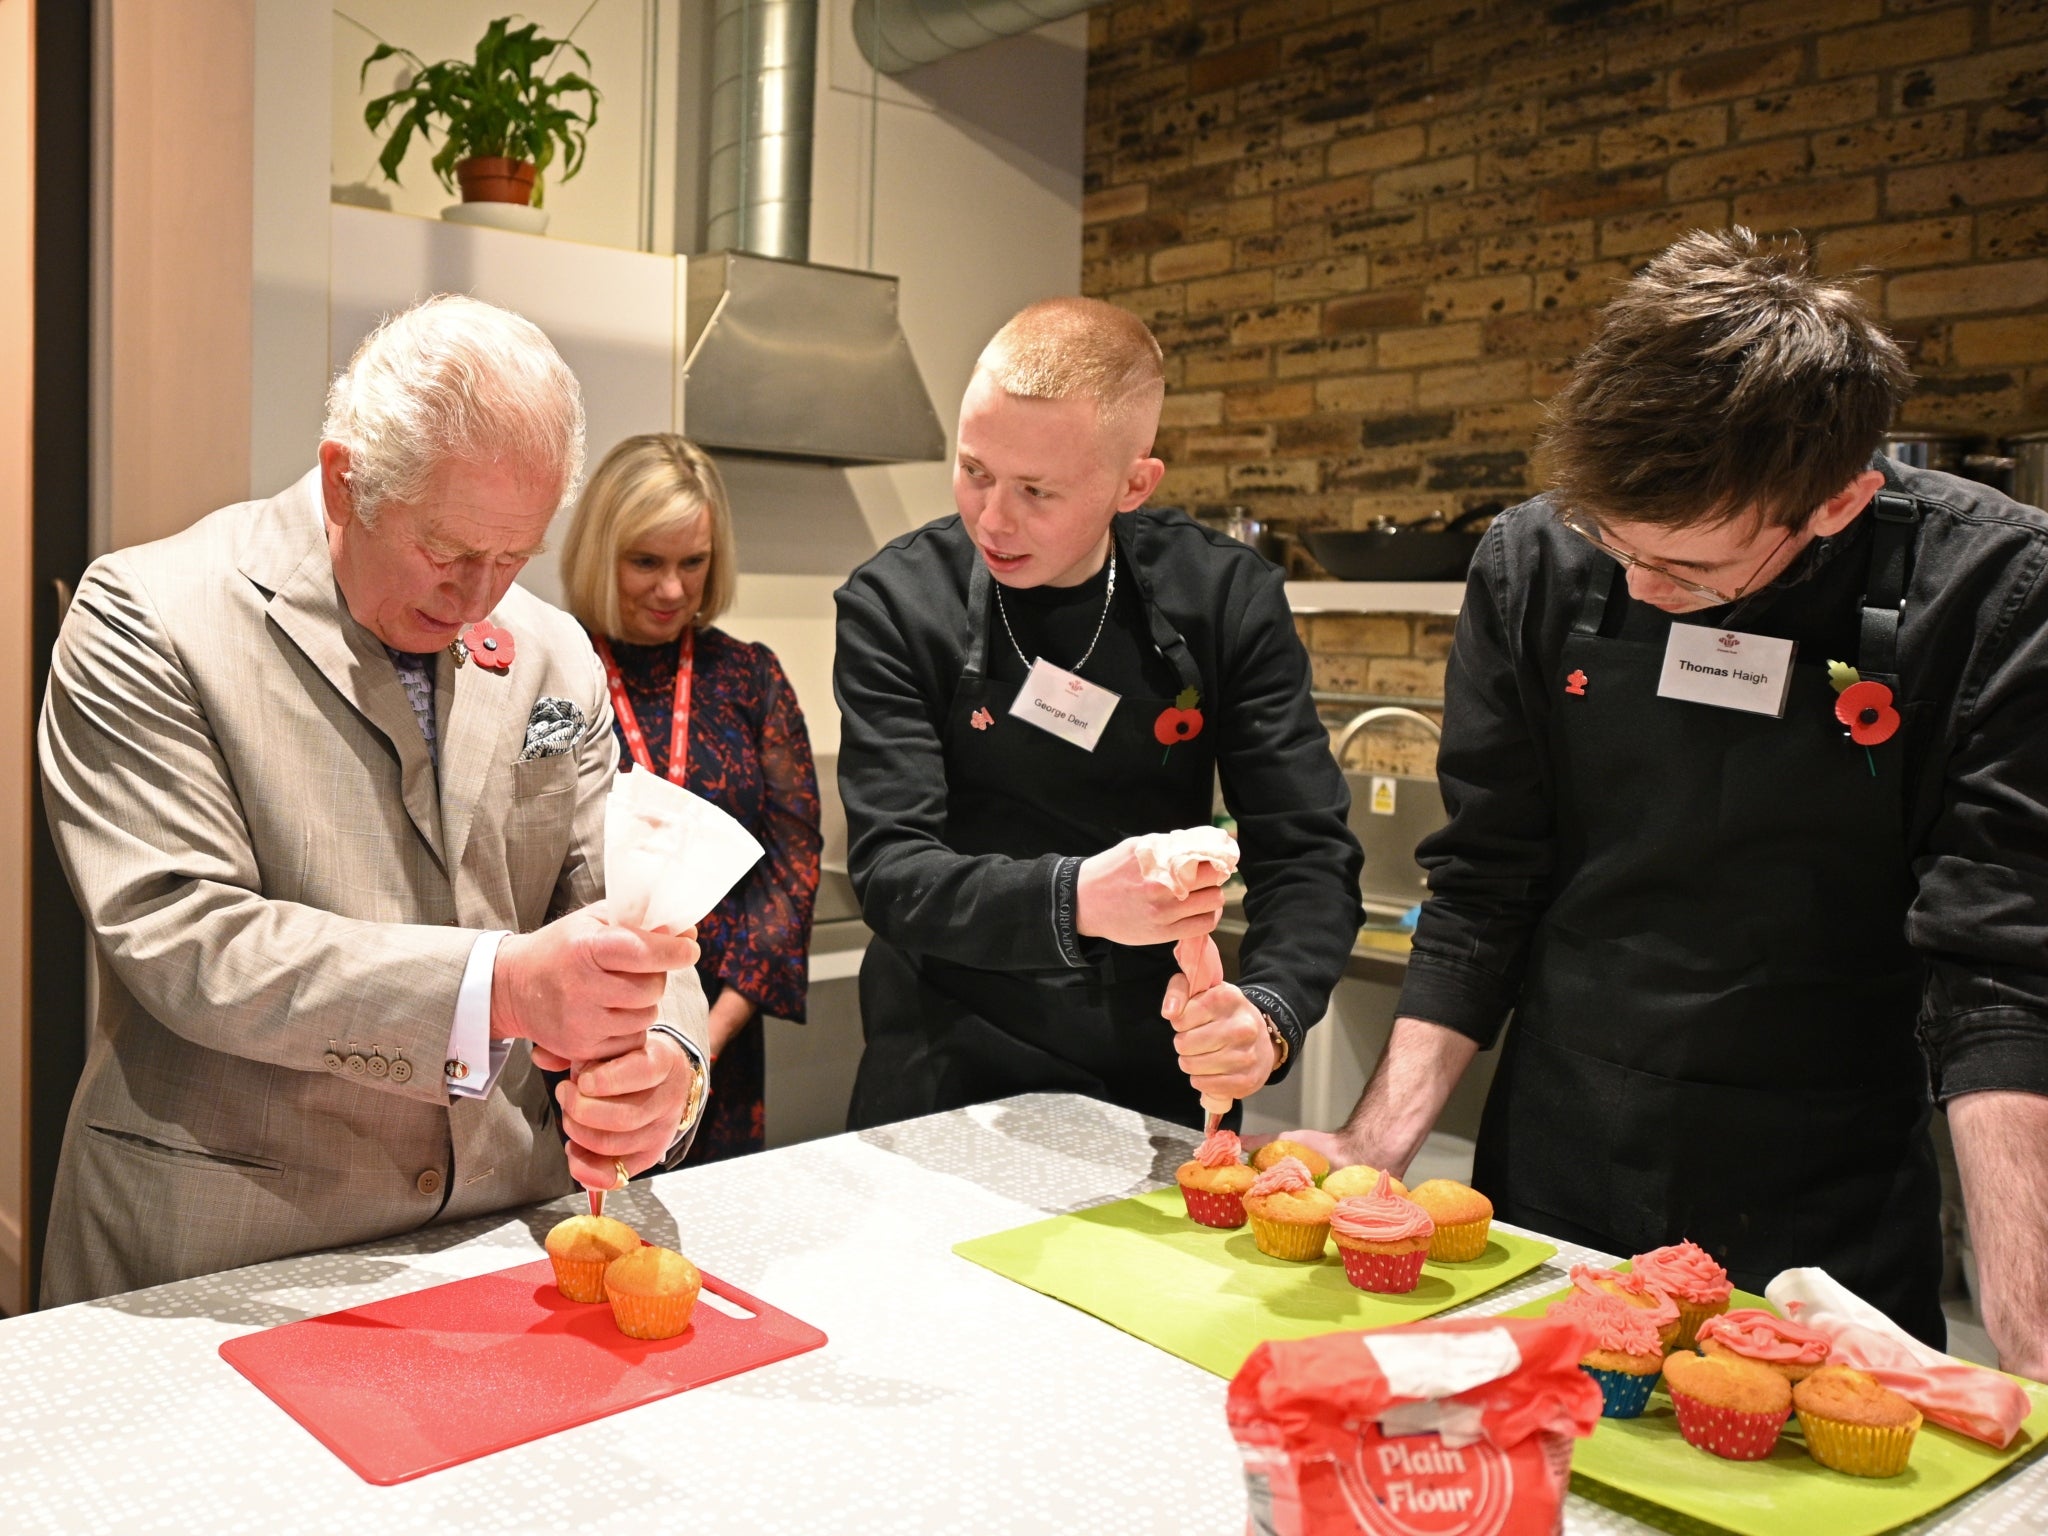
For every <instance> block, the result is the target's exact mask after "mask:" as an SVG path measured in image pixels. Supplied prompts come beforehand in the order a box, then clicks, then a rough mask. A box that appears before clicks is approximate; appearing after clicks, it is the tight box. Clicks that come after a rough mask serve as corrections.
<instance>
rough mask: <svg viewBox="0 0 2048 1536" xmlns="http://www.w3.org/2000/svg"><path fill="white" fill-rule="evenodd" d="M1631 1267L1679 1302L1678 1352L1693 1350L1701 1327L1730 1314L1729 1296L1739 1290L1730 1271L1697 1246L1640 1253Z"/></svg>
mask: <svg viewBox="0 0 2048 1536" xmlns="http://www.w3.org/2000/svg"><path fill="white" fill-rule="evenodd" d="M1629 1267H1630V1268H1631V1269H1633V1270H1634V1271H1635V1272H1636V1273H1637V1274H1639V1275H1641V1276H1642V1277H1643V1279H1644V1281H1645V1282H1647V1283H1648V1284H1650V1285H1653V1286H1655V1287H1656V1288H1657V1289H1658V1290H1660V1291H1662V1292H1663V1293H1664V1294H1665V1295H1666V1296H1669V1297H1670V1298H1671V1299H1672V1300H1673V1301H1675V1302H1677V1303H1678V1338H1677V1339H1676V1340H1675V1341H1674V1343H1673V1345H1672V1347H1673V1348H1674V1349H1691V1348H1692V1347H1693V1345H1694V1344H1695V1343H1696V1342H1697V1340H1698V1338H1699V1331H1700V1324H1701V1323H1704V1322H1705V1321H1706V1320H1707V1319H1708V1318H1710V1317H1718V1316H1720V1315H1721V1314H1722V1313H1723V1312H1726V1311H1727V1310H1728V1297H1729V1295H1730V1294H1731V1293H1732V1292H1733V1291H1734V1289H1735V1287H1734V1286H1732V1285H1730V1284H1729V1283H1728V1271H1727V1270H1725V1269H1723V1268H1722V1267H1721V1266H1720V1265H1718V1264H1716V1263H1715V1262H1714V1260H1713V1258H1712V1257H1711V1256H1710V1255H1709V1254H1708V1253H1707V1250H1706V1249H1704V1248H1702V1247H1700V1246H1699V1245H1698V1244H1697V1243H1687V1242H1678V1243H1673V1244H1672V1245H1671V1246H1670V1247H1668V1248H1657V1249H1654V1250H1652V1251H1651V1252H1649V1253H1639V1254H1637V1255H1636V1256H1635V1260H1634V1262H1633V1263H1632V1264H1631V1265H1630V1266H1629Z"/></svg>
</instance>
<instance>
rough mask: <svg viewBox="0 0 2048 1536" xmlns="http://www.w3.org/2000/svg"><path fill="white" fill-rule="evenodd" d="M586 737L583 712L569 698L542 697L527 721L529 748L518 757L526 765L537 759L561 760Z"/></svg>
mask: <svg viewBox="0 0 2048 1536" xmlns="http://www.w3.org/2000/svg"><path fill="white" fill-rule="evenodd" d="M582 735H583V711H582V710H580V709H578V708H577V707H576V706H575V705H574V704H571V703H570V702H569V701H568V700H567V699H551V698H548V697H547V696H546V695H542V697H541V698H540V700H539V702H537V703H536V704H535V705H534V706H533V713H532V714H531V715H529V716H528V717H527V720H526V749H525V750H524V751H522V752H521V753H520V754H519V761H520V762H522V763H524V762H527V761H529V760H531V759H533V758H536V757H560V756H561V755H562V754H563V753H564V752H567V751H569V750H570V748H572V747H574V746H575V745H576V743H577V741H578V740H579V739H581V737H582Z"/></svg>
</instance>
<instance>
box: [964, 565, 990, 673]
mask: <svg viewBox="0 0 2048 1536" xmlns="http://www.w3.org/2000/svg"><path fill="white" fill-rule="evenodd" d="M973 558H974V567H973V569H972V570H970V571H969V572H968V573H967V663H966V665H965V666H964V667H963V668H962V669H961V673H960V675H961V677H962V678H974V679H977V680H979V679H980V677H981V676H982V674H983V672H984V670H985V669H986V667H987V666H988V608H989V589H990V588H991V587H993V586H994V585H995V578H994V577H992V576H990V575H989V573H988V562H987V561H986V560H984V559H982V558H981V552H980V551H979V550H976V551H975V553H974V557H973Z"/></svg>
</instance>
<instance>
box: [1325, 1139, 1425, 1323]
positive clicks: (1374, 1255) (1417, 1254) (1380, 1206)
mask: <svg viewBox="0 0 2048 1536" xmlns="http://www.w3.org/2000/svg"><path fill="white" fill-rule="evenodd" d="M1345 1171H1346V1172H1349V1171H1350V1170H1348V1169H1347V1170H1345ZM1393 1185H1394V1178H1393V1175H1392V1174H1388V1173H1383V1174H1381V1175H1380V1177H1379V1183H1378V1184H1377V1185H1376V1186H1375V1187H1374V1189H1373V1192H1372V1193H1371V1194H1369V1195H1347V1196H1346V1197H1345V1198H1343V1199H1341V1200H1339V1201H1338V1202H1337V1204H1336V1208H1335V1209H1333V1210H1332V1211H1331V1212H1330V1235H1331V1236H1332V1237H1334V1238H1335V1239H1336V1240H1337V1257H1339V1258H1340V1259H1342V1260H1343V1261H1344V1278H1345V1279H1347V1280H1349V1281H1350V1282H1351V1283H1352V1284H1353V1285H1355V1286H1357V1287H1358V1288H1359V1289H1360V1290H1361V1291H1378V1292H1381V1293H1383V1294H1385V1295H1388V1296H1402V1295H1406V1294H1407V1293H1408V1292H1409V1291H1412V1290H1414V1289H1415V1282H1416V1281H1418V1280H1420V1279H1421V1278H1422V1261H1423V1260H1424V1259H1426V1258H1428V1257H1429V1237H1430V1234H1431V1233H1432V1232H1434V1231H1435V1230H1436V1223H1435V1222H1433V1221H1431V1220H1430V1219H1429V1212H1427V1211H1425V1210H1424V1209H1423V1208H1422V1207H1421V1206H1419V1205H1417V1204H1416V1203H1415V1202H1414V1201H1413V1200H1404V1199H1403V1198H1402V1197H1401V1196H1399V1195H1397V1194H1395V1193H1394V1189H1393ZM1323 1193H1324V1194H1325V1195H1327V1194H1329V1193H1330V1191H1329V1189H1328V1188H1327V1187H1325V1188H1324V1190H1323Z"/></svg>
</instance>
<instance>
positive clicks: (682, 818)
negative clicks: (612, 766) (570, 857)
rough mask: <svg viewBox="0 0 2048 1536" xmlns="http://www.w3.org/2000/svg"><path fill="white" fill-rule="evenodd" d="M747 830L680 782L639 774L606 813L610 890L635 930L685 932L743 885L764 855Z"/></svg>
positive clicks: (617, 790)
mask: <svg viewBox="0 0 2048 1536" xmlns="http://www.w3.org/2000/svg"><path fill="white" fill-rule="evenodd" d="M763 851H764V850H763V849H762V847H761V845H760V844H759V843H757V842H756V841H754V836H753V834H752V833H751V832H749V831H748V830H747V829H746V828H745V827H743V826H741V825H740V824H739V823H738V822H737V821H734V820H733V819H732V817H730V816H728V815H727V814H726V813H725V812H724V811H721V810H720V809H719V808H718V807H717V806H715V805H713V804H712V803H711V802H710V801H709V800H706V799H704V798H702V797H701V796H698V795H693V794H691V793H690V792H689V791H688V790H687V789H684V788H683V787H682V786H681V785H680V784H671V783H670V782H669V781H668V780H667V779H664V778H662V777H661V776H660V775H659V774H653V773H645V772H642V771H640V770H639V769H635V770H634V771H633V772H631V773H623V774H620V775H619V777H618V778H617V779H616V780H614V781H613V784H612V794H611V799H610V800H608V801H607V802H606V803H605V808H604V893H605V905H606V906H607V907H608V908H609V909H610V912H611V915H612V917H613V919H614V920H615V921H617V922H620V923H623V924H625V925H626V926H627V927H629V928H644V929H649V930H652V931H654V932H657V933H681V932H682V931H683V930H684V929H686V928H693V927H695V926H696V925H697V923H698V922H700V921H701V920H702V919H703V917H704V915H705V914H706V913H708V912H709V911H710V910H711V909H712V908H713V907H715V906H717V905H718V904H719V902H720V901H722V900H724V899H725V893H726V892H727V891H729V890H731V889H732V888H733V887H734V886H736V885H738V884H739V883H740V880H741V879H742V877H744V876H745V874H746V872H747V871H748V870H750V869H752V868H753V867H754V865H755V863H756V861H758V860H759V859H760V857H761V855H762V853H763Z"/></svg>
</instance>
